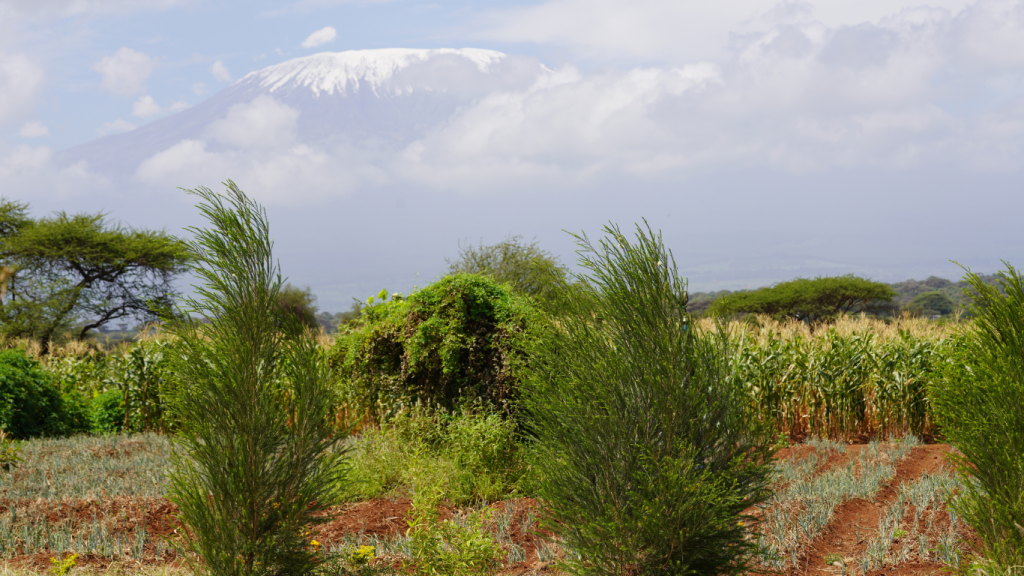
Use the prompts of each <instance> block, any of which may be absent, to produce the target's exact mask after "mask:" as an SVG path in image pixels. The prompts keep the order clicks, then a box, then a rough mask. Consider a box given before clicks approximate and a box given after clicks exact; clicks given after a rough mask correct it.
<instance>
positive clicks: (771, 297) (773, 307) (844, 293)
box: [708, 274, 896, 323]
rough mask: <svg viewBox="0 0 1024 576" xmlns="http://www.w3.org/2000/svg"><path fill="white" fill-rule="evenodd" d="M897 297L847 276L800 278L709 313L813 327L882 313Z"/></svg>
mask: <svg viewBox="0 0 1024 576" xmlns="http://www.w3.org/2000/svg"><path fill="white" fill-rule="evenodd" d="M895 297H896V291H895V290H893V289H892V287H891V286H889V285H888V284H883V283H882V282H873V281H871V280H868V279H866V278H859V277H857V276H854V275H852V274H847V275H845V276H823V277H818V278H813V279H811V278H797V279H796V280H790V281H789V282H780V283H778V284H775V285H774V286H769V287H767V288H761V289H760V290H752V291H744V292H735V293H733V294H729V295H728V296H725V297H724V298H720V299H718V300H716V301H715V302H714V303H713V304H712V305H711V307H710V308H709V310H708V311H709V312H710V313H712V314H721V315H731V314H737V313H742V312H746V313H751V314H767V315H769V316H774V317H776V318H783V317H789V318H795V319H797V320H801V321H804V322H810V323H814V322H822V321H828V320H831V319H832V318H835V317H836V316H838V315H839V314H843V313H849V312H861V311H864V312H870V311H881V310H884V309H886V306H887V305H889V303H891V302H892V299H893V298H895Z"/></svg>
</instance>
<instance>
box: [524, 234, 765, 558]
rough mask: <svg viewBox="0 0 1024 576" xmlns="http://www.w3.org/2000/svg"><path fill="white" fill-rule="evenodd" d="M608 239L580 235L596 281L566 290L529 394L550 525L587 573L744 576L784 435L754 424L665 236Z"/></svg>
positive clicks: (539, 352)
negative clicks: (757, 508)
mask: <svg viewBox="0 0 1024 576" xmlns="http://www.w3.org/2000/svg"><path fill="white" fill-rule="evenodd" d="M604 231H605V233H606V237H604V238H602V239H601V240H600V241H599V242H598V243H597V244H595V243H593V242H591V241H590V239H589V238H587V237H586V235H577V236H576V240H577V243H578V246H579V249H578V250H577V253H578V254H579V256H580V259H579V263H580V264H581V266H582V267H583V268H584V269H586V270H587V273H586V274H583V275H578V276H577V277H576V280H577V282H576V284H574V286H573V287H569V286H565V287H563V289H562V293H563V294H564V297H565V299H564V301H563V302H562V303H561V306H560V311H559V313H558V315H557V317H556V319H555V321H554V324H555V327H554V328H555V329H554V330H553V334H552V336H551V337H550V338H548V340H547V341H546V342H544V343H543V345H542V346H539V347H538V348H537V349H536V350H534V356H533V358H532V359H531V365H532V369H531V375H530V377H529V378H528V379H527V381H526V383H525V385H524V396H523V398H524V409H525V413H526V428H527V430H529V431H530V432H531V433H532V435H533V442H534V446H533V447H532V449H531V450H530V452H531V455H532V456H531V457H532V459H533V461H532V464H533V466H534V467H535V468H537V469H538V470H539V472H538V478H537V480H536V481H537V484H538V488H537V491H538V498H539V500H540V501H541V502H542V509H543V513H544V516H545V526H546V527H547V528H548V529H550V530H551V531H552V532H554V534H555V535H557V536H558V537H559V538H561V539H562V540H564V545H565V546H566V547H568V548H569V549H570V550H573V551H575V553H576V554H577V555H578V557H577V558H576V559H573V555H570V559H569V563H568V568H569V569H570V570H571V571H572V572H574V573H579V574H609V575H625V574H630V575H642V574H739V573H742V572H744V571H745V570H746V569H747V568H748V566H749V561H748V555H749V553H750V552H751V550H752V548H753V547H754V544H753V540H749V539H746V538H745V535H746V533H747V532H746V530H747V528H746V527H745V526H744V524H743V522H746V525H747V526H749V525H750V522H751V521H752V519H751V518H748V517H746V516H744V514H743V511H744V510H746V509H748V508H749V507H751V506H754V505H756V504H758V503H760V502H763V501H764V500H765V499H766V498H767V497H768V496H769V484H770V468H769V461H770V459H771V456H772V454H773V444H774V442H773V440H774V431H773V430H772V429H771V427H770V426H768V425H765V424H761V423H759V421H758V419H756V418H753V417H751V416H752V412H751V403H750V401H749V399H748V397H747V396H746V395H745V392H744V390H743V387H742V386H741V384H740V383H739V382H738V381H737V380H736V379H734V378H733V377H732V375H731V373H730V370H729V355H730V349H729V343H728V338H727V337H726V336H725V334H724V333H723V332H722V331H721V330H718V331H717V332H715V331H706V330H703V329H700V328H699V327H697V326H695V325H694V324H693V323H692V322H691V320H690V317H689V315H688V314H687V312H686V302H687V296H686V287H685V281H684V280H682V279H680V278H679V275H678V272H677V269H676V265H675V262H674V260H673V258H672V254H671V253H670V252H669V251H668V250H667V249H666V248H665V246H664V245H663V243H662V240H661V236H660V234H654V233H653V232H652V231H651V230H650V228H649V227H648V228H646V229H644V228H641V227H639V226H638V227H637V233H636V240H635V242H630V241H629V239H627V238H626V236H625V235H624V234H622V232H620V230H619V228H618V227H617V226H611V225H610V226H607V227H605V229H604Z"/></svg>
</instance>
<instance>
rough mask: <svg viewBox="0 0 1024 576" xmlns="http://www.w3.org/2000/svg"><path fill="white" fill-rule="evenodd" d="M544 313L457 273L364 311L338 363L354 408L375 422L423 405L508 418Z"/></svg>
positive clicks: (342, 339)
mask: <svg viewBox="0 0 1024 576" xmlns="http://www.w3.org/2000/svg"><path fill="white" fill-rule="evenodd" d="M383 296H384V297H385V298H386V294H385V295H383ZM540 314H541V312H539V311H538V310H537V308H536V307H535V306H534V305H533V304H532V303H531V301H530V300H529V299H528V298H526V297H523V296H519V295H516V294H515V293H514V292H513V291H512V289H511V288H509V287H508V286H506V285H503V284H498V283H497V282H495V281H494V280H492V279H490V278H488V277H485V276H479V275H475V274H455V275H451V276H447V277H445V278H442V279H441V280H438V281H437V282H434V283H433V284H430V285H429V286H427V287H425V288H423V289H421V290H419V291H417V292H414V293H413V294H411V295H410V296H408V297H407V298H406V297H402V296H401V295H394V296H393V297H392V298H391V300H390V301H382V302H380V303H379V304H375V305H371V306H368V307H366V308H364V309H363V316H362V318H361V321H360V323H359V324H358V325H357V326H356V327H355V328H351V329H349V330H348V331H347V332H344V333H342V334H340V335H339V337H338V339H337V342H336V343H335V345H334V348H333V349H332V350H331V352H330V358H331V364H332V367H333V368H334V370H335V373H336V374H337V375H338V376H339V379H340V382H341V388H342V392H343V395H344V396H345V398H344V401H345V402H347V405H348V406H349V407H350V408H351V409H354V410H355V411H356V412H357V413H358V414H359V415H360V416H362V415H367V414H368V415H369V416H370V417H371V418H372V419H374V420H377V419H379V418H381V417H385V416H387V415H388V414H391V413H393V412H394V411H396V410H398V409H400V408H401V407H403V406H409V405H412V404H416V403H422V404H426V405H431V406H434V407H437V408H442V409H448V410H451V409H454V408H455V407H456V406H457V405H459V404H460V403H463V402H466V401H478V402H481V403H482V404H485V405H489V406H491V407H492V408H495V409H497V410H500V411H503V412H506V413H508V412H510V411H511V410H512V407H513V405H514V404H515V399H516V395H517V394H518V386H519V380H520V374H521V371H522V368H523V366H524V364H525V361H526V351H527V350H529V349H530V346H531V345H532V343H533V342H535V341H536V339H537V338H539V337H540V334H539V332H538V330H539V328H538V327H539V326H540V325H541V322H540V318H541V316H540Z"/></svg>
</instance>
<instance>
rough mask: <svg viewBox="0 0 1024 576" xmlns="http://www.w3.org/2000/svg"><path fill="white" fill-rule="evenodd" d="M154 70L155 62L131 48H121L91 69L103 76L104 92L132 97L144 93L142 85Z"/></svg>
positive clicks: (144, 88)
mask: <svg viewBox="0 0 1024 576" xmlns="http://www.w3.org/2000/svg"><path fill="white" fill-rule="evenodd" d="M155 68H156V61H155V60H153V59H152V58H150V57H149V56H147V55H146V54H143V53H142V52H137V51H135V50H132V49H131V48H121V49H120V50H118V51H117V52H115V53H114V55H113V56H107V57H105V58H103V59H102V60H100V61H99V62H97V63H95V64H93V66H92V69H93V70H95V71H97V72H99V73H100V74H101V75H102V76H103V80H102V81H101V83H100V85H101V86H102V87H103V89H104V90H107V91H109V92H112V93H114V94H117V95H119V96H134V95H135V94H139V93H140V92H145V91H146V87H145V85H144V83H145V82H146V80H147V79H148V78H149V76H150V75H151V74H152V73H153V70H154V69H155Z"/></svg>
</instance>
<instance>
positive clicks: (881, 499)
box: [787, 444, 951, 576]
mask: <svg viewBox="0 0 1024 576" xmlns="http://www.w3.org/2000/svg"><path fill="white" fill-rule="evenodd" d="M851 448H853V447H851ZM950 450H951V449H950V447H949V446H947V445H942V444H931V445H925V446H920V447H917V448H914V449H913V450H912V451H911V453H910V454H909V455H908V456H907V458H906V459H904V460H903V461H902V462H901V463H900V464H899V465H897V467H896V476H895V477H894V478H893V479H892V480H890V481H889V482H888V483H886V484H884V485H883V486H882V487H881V489H880V490H879V491H878V492H877V493H876V494H875V497H874V498H873V499H872V500H871V501H867V500H864V499H861V498H855V499H853V500H850V501H849V502H846V503H844V504H842V505H840V506H839V507H838V508H836V510H835V512H834V513H833V516H832V520H831V522H830V523H829V525H828V526H827V527H826V528H825V530H824V531H823V532H822V534H821V535H820V536H818V538H816V539H815V540H814V541H813V542H812V543H811V544H810V545H809V546H808V548H807V552H806V553H805V554H804V556H803V559H802V560H803V561H802V563H801V566H799V567H798V568H795V569H794V568H792V567H791V568H790V569H789V570H788V571H787V574H789V575H790V576H795V575H797V574H822V573H826V572H835V573H837V574H838V573H839V572H840V570H839V568H838V567H836V566H831V565H829V564H828V563H827V562H826V561H825V557H826V556H828V555H831V554H836V555H838V556H840V557H843V558H856V557H859V556H861V555H863V554H864V552H865V550H866V548H867V538H870V537H872V536H873V535H874V533H875V531H876V530H877V527H878V522H879V519H880V518H881V516H882V514H884V513H885V510H886V508H887V507H888V506H889V504H891V503H892V502H893V501H894V500H896V497H897V495H898V494H899V487H900V485H901V484H904V483H910V482H913V481H915V480H917V479H918V478H920V477H921V476H922V475H923V474H925V473H928V474H934V473H936V472H938V471H939V469H940V468H941V467H942V465H943V463H944V462H945V461H946V456H947V455H948V454H949V453H950ZM912 522H913V518H912V516H910V515H907V516H906V517H905V518H904V519H903V525H908V524H910V523H912ZM947 523H948V520H947ZM940 528H945V527H944V526H940ZM897 545H898V542H894V543H893V548H891V549H895V548H896V547H897ZM854 568H855V567H852V566H848V567H847V572H852V571H854V570H853V569H854ZM856 570H857V571H859V568H856ZM948 572H949V568H948V567H946V566H943V565H941V564H938V563H934V562H926V561H920V560H915V561H910V562H905V563H902V564H898V565H895V566H886V567H884V568H882V569H879V570H876V571H874V572H870V573H869V575H868V576H871V575H874V574H882V573H884V574H887V575H899V576H911V575H915V576H916V575H924V574H947V573H948Z"/></svg>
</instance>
